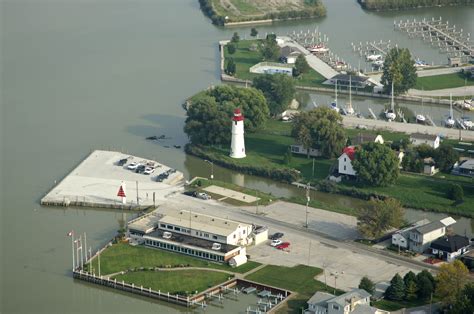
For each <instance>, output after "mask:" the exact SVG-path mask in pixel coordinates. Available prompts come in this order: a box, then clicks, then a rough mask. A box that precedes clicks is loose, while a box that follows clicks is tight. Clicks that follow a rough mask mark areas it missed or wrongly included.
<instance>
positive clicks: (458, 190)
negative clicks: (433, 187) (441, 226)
mask: <svg viewBox="0 0 474 314" xmlns="http://www.w3.org/2000/svg"><path fill="white" fill-rule="evenodd" d="M447 197H448V198H449V199H451V200H453V201H456V202H459V201H462V200H463V199H464V190H463V188H462V186H460V185H459V184H451V186H450V187H449V189H448V191H447Z"/></svg>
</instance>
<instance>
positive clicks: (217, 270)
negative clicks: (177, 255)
mask: <svg viewBox="0 0 474 314" xmlns="http://www.w3.org/2000/svg"><path fill="white" fill-rule="evenodd" d="M261 266H265V265H261ZM261 266H259V267H257V268H254V269H253V270H255V269H260V268H261ZM155 270H158V271H180V270H206V271H214V272H218V273H226V274H229V275H235V276H236V277H239V276H237V275H242V274H238V273H234V272H231V271H228V270H223V269H215V268H206V267H174V268H154V270H153V271H155ZM144 271H145V270H144ZM147 271H148V270H147ZM251 272H252V270H250V271H248V272H247V273H245V274H248V273H251ZM120 274H122V271H119V272H116V273H113V274H108V275H103V277H106V278H109V279H110V278H111V277H114V276H117V275H120Z"/></svg>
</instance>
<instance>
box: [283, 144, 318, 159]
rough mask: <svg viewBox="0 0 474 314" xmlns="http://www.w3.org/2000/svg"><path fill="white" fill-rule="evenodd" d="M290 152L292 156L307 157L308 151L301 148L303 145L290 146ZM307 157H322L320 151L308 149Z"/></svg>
mask: <svg viewBox="0 0 474 314" xmlns="http://www.w3.org/2000/svg"><path fill="white" fill-rule="evenodd" d="M290 149H291V152H292V153H294V154H300V155H305V156H308V150H307V149H306V148H304V147H303V145H300V144H296V145H291V146H290ZM309 156H311V157H320V156H322V153H321V150H320V149H319V148H310V149H309Z"/></svg>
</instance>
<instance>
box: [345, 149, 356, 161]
mask: <svg viewBox="0 0 474 314" xmlns="http://www.w3.org/2000/svg"><path fill="white" fill-rule="evenodd" d="M342 152H343V153H345V154H346V155H347V156H349V159H350V160H354V157H355V153H356V149H355V147H354V146H347V147H345V148H344V149H343V150H342Z"/></svg>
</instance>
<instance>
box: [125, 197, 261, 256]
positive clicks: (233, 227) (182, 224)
mask: <svg viewBox="0 0 474 314" xmlns="http://www.w3.org/2000/svg"><path fill="white" fill-rule="evenodd" d="M168 206H169V205H168ZM127 236H128V238H129V239H130V243H131V244H135V245H136V244H144V245H145V246H149V247H152V248H158V249H162V250H167V251H173V252H177V253H181V254H185V255H191V256H195V257H198V258H202V259H206V260H210V261H215V262H222V263H223V262H231V261H232V263H233V264H234V265H235V264H237V265H241V264H242V263H244V262H246V248H245V246H247V245H249V244H251V243H255V244H258V243H261V242H263V241H266V240H267V239H268V229H267V228H266V227H265V226H255V225H253V224H248V223H243V222H239V221H234V220H230V219H223V218H219V217H214V216H209V215H204V214H198V213H194V212H192V211H187V210H180V209H179V208H167V207H163V206H161V207H160V212H158V211H153V212H151V213H150V214H147V215H144V216H142V217H139V218H137V219H135V220H132V221H130V222H129V224H128V225H127ZM236 256H242V257H237V258H234V257H236ZM244 257H245V258H244ZM244 260H245V261H244Z"/></svg>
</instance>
